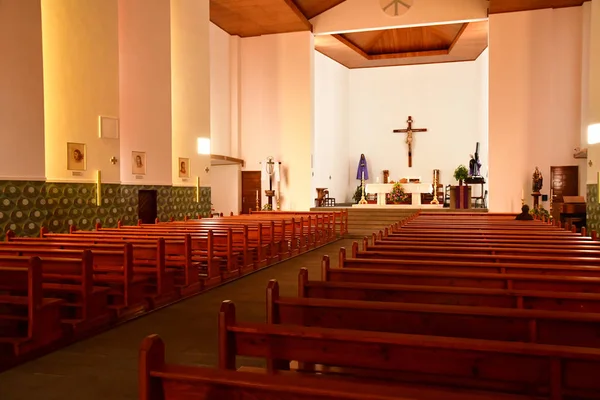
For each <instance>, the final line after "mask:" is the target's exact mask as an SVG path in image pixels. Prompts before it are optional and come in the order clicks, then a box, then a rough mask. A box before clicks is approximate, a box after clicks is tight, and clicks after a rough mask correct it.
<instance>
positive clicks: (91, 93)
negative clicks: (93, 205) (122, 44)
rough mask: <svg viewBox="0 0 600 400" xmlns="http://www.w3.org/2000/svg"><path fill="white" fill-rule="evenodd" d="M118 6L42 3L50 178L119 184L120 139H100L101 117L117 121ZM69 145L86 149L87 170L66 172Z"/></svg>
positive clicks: (100, 0) (66, 0)
mask: <svg viewBox="0 0 600 400" xmlns="http://www.w3.org/2000/svg"><path fill="white" fill-rule="evenodd" d="M19 2H21V0H19ZM117 3H118V2H117V0H86V1H81V0H61V1H56V0H41V4H42V38H43V40H42V43H43V56H44V101H45V151H46V162H45V164H46V176H47V178H48V180H52V181H80V182H86V181H95V176H96V171H97V170H100V171H102V178H103V181H104V182H107V183H118V182H119V181H120V177H119V175H120V174H119V166H118V165H113V164H112V163H111V161H110V160H111V158H112V157H118V156H119V139H105V138H100V135H99V117H100V116H107V117H113V118H115V117H117V118H118V116H119V40H118V18H117V14H118V5H117ZM67 142H74V143H81V144H84V145H85V146H86V149H85V150H86V151H85V158H84V163H85V170H84V171H69V170H67V157H68V154H67Z"/></svg>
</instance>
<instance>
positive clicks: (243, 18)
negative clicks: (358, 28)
mask: <svg viewBox="0 0 600 400" xmlns="http://www.w3.org/2000/svg"><path fill="white" fill-rule="evenodd" d="M344 1H345V0H210V20H211V21H212V22H213V23H214V24H215V25H217V26H218V27H220V28H221V29H223V30H224V31H225V32H227V33H229V34H230V35H238V36H241V37H250V36H260V35H269V34H273V33H285V32H298V31H310V30H312V25H311V23H310V22H309V21H308V19H310V18H313V17H315V16H317V15H319V14H321V13H322V12H325V11H327V10H329V9H330V8H332V7H335V6H337V5H338V4H340V3H343V2H344Z"/></svg>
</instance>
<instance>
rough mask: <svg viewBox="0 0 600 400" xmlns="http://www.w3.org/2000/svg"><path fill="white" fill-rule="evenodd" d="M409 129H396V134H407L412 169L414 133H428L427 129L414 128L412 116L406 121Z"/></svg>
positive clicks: (409, 160) (409, 161) (409, 165)
mask: <svg viewBox="0 0 600 400" xmlns="http://www.w3.org/2000/svg"><path fill="white" fill-rule="evenodd" d="M406 122H407V123H408V127H407V128H406V129H394V133H406V144H407V145H408V167H409V168H410V167H412V142H413V133H414V132H427V129H416V128H413V127H412V123H413V119H412V117H411V116H409V117H408V120H407V121H406Z"/></svg>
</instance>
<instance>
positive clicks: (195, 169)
mask: <svg viewBox="0 0 600 400" xmlns="http://www.w3.org/2000/svg"><path fill="white" fill-rule="evenodd" d="M209 14H210V13H209V0H171V96H172V97H171V104H172V105H171V110H172V157H173V162H172V163H171V164H172V169H171V171H172V176H173V183H174V184H181V185H185V186H193V185H195V182H196V180H195V177H196V176H199V177H200V184H201V186H210V172H206V170H207V169H208V170H209V169H210V155H199V154H198V152H197V139H198V138H208V139H210V62H209V57H210V47H209V46H210V41H209V23H210V15H209ZM180 157H182V158H189V159H190V162H191V168H190V171H191V172H190V173H191V176H192V177H193V178H192V179H190V180H189V181H188V182H185V181H184V180H183V179H182V178H180V177H179V162H178V160H179V158H180Z"/></svg>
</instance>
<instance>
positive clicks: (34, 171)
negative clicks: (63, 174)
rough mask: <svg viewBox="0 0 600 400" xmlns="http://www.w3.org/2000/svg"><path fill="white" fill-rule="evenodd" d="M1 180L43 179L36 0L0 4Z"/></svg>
mask: <svg viewBox="0 0 600 400" xmlns="http://www.w3.org/2000/svg"><path fill="white" fill-rule="evenodd" d="M0 54H1V56H0V59H1V61H0V179H23V180H27V179H29V180H32V179H44V177H45V173H44V157H45V156H44V82H43V68H42V17H41V6H40V0H5V1H0Z"/></svg>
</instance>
